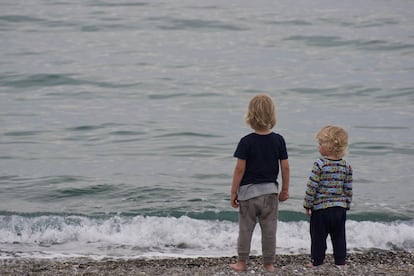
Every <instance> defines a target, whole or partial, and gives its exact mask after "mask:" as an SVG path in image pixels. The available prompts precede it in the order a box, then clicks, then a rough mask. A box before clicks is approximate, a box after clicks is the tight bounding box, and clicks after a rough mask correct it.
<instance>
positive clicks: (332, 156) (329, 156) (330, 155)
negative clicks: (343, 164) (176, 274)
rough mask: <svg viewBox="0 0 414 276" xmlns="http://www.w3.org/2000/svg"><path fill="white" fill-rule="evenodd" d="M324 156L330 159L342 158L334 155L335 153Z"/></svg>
mask: <svg viewBox="0 0 414 276" xmlns="http://www.w3.org/2000/svg"><path fill="white" fill-rule="evenodd" d="M325 158H328V159H330V160H341V159H342V158H341V157H339V156H336V155H332V154H329V155H325Z"/></svg>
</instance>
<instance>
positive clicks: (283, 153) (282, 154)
mask: <svg viewBox="0 0 414 276" xmlns="http://www.w3.org/2000/svg"><path fill="white" fill-rule="evenodd" d="M280 141H281V144H282V147H281V151H280V160H286V159H288V153H287V148H286V142H285V139H284V138H283V136H282V135H280Z"/></svg>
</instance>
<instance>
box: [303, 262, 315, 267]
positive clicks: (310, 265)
mask: <svg viewBox="0 0 414 276" xmlns="http://www.w3.org/2000/svg"><path fill="white" fill-rule="evenodd" d="M305 267H306V268H314V266H313V264H312V263H308V264H305Z"/></svg>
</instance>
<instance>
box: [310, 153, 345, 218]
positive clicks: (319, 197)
mask: <svg viewBox="0 0 414 276" xmlns="http://www.w3.org/2000/svg"><path fill="white" fill-rule="evenodd" d="M351 201H352V168H351V165H350V164H349V163H348V162H347V161H345V160H344V159H340V160H330V159H327V158H320V159H318V160H316V161H315V163H314V164H313V167H312V172H311V174H310V177H309V180H308V184H307V189H306V195H305V200H304V203H303V207H305V208H306V209H312V210H320V209H325V208H329V207H335V206H339V207H343V208H346V209H349V208H350V206H351Z"/></svg>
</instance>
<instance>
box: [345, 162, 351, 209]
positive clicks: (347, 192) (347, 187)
mask: <svg viewBox="0 0 414 276" xmlns="http://www.w3.org/2000/svg"><path fill="white" fill-rule="evenodd" d="M344 191H345V196H346V205H347V208H346V209H347V210H349V209H350V208H351V201H352V168H351V166H349V167H348V174H347V176H346V179H345V182H344Z"/></svg>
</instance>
